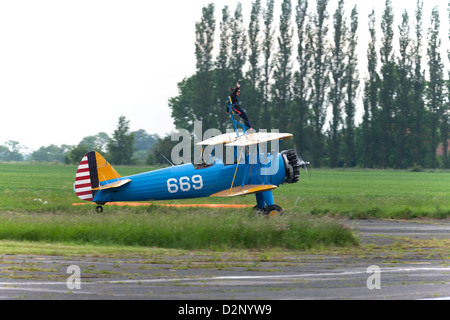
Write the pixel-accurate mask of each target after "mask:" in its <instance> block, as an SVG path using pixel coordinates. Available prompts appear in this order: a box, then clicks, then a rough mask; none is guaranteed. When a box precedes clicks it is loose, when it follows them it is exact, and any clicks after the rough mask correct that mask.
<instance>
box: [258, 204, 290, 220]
mask: <svg viewBox="0 0 450 320" xmlns="http://www.w3.org/2000/svg"><path fill="white" fill-rule="evenodd" d="M253 213H254V214H255V216H264V217H266V218H273V217H280V216H282V215H283V213H284V210H283V208H282V207H280V206H278V205H276V204H273V205H270V206H268V207H265V208H259V207H258V206H254V207H253Z"/></svg>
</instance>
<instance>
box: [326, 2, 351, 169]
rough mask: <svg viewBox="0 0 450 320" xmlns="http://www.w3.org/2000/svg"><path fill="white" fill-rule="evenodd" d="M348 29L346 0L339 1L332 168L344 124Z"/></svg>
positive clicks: (333, 50) (333, 72)
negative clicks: (346, 23) (343, 110)
mask: <svg viewBox="0 0 450 320" xmlns="http://www.w3.org/2000/svg"><path fill="white" fill-rule="evenodd" d="M346 37H347V27H346V26H345V20H344V0H339V4H338V8H337V9H336V12H335V13H334V37H333V40H334V41H333V45H332V48H331V66H330V69H331V76H332V77H331V79H332V83H331V90H330V92H329V99H330V102H331V107H332V118H331V123H330V135H331V136H330V142H329V144H328V153H329V161H330V163H329V165H330V167H331V168H335V167H337V166H338V157H339V144H340V136H339V132H340V125H341V123H342V106H343V102H344V87H345V82H346V78H345V77H344V74H345V53H344V50H345V49H346V48H345V46H346V41H345V40H346Z"/></svg>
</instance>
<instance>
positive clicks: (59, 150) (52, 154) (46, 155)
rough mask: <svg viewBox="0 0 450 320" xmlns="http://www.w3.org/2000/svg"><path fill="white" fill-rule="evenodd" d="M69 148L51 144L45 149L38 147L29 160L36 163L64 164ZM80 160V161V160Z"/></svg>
mask: <svg viewBox="0 0 450 320" xmlns="http://www.w3.org/2000/svg"><path fill="white" fill-rule="evenodd" d="M69 150H70V146H68V145H65V144H63V145H61V146H57V145H54V144H51V145H49V146H47V147H40V148H39V149H38V150H36V151H34V152H33V153H32V154H31V160H32V161H37V162H61V163H64V162H65V158H66V154H67V153H68V152H69ZM80 160H81V159H80Z"/></svg>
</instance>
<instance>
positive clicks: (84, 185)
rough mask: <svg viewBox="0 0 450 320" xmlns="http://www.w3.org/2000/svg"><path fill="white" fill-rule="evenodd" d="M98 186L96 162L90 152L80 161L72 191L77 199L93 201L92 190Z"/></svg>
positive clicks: (92, 153) (93, 154)
mask: <svg viewBox="0 0 450 320" xmlns="http://www.w3.org/2000/svg"><path fill="white" fill-rule="evenodd" d="M97 186H98V174H97V162H96V159H95V153H94V152H90V153H88V154H86V155H85V156H84V157H83V159H81V162H80V165H79V166H78V170H77V174H76V176H75V184H74V189H75V193H76V195H77V196H78V198H80V199H82V200H86V201H92V200H93V199H94V196H95V194H94V191H92V188H93V187H94V188H95V187H97Z"/></svg>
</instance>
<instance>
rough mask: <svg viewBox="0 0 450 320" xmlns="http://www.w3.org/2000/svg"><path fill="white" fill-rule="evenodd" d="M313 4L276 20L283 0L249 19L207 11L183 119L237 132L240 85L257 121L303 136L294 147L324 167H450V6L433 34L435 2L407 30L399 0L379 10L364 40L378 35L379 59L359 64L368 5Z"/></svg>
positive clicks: (175, 107)
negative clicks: (448, 65)
mask: <svg viewBox="0 0 450 320" xmlns="http://www.w3.org/2000/svg"><path fill="white" fill-rule="evenodd" d="M294 1H295V0H294ZM310 3H312V2H311V1H308V0H296V3H295V4H294V6H293V4H292V1H291V0H283V1H282V2H281V14H280V16H279V19H278V20H276V17H275V16H274V6H275V2H274V0H266V3H265V6H264V7H263V6H262V3H261V0H254V1H252V6H251V12H250V19H249V23H248V25H245V24H244V19H243V13H242V5H241V3H238V4H237V5H236V7H235V9H234V11H231V9H230V7H229V6H228V5H225V6H224V7H223V8H222V10H221V19H220V20H219V21H218V22H217V21H216V17H215V9H216V8H215V5H214V3H210V4H208V5H207V6H205V7H203V8H202V15H201V19H200V21H198V22H197V23H196V25H195V57H196V73H195V74H194V75H192V76H189V77H186V78H184V79H183V80H182V81H181V82H179V83H178V95H177V96H176V97H173V98H170V99H169V106H170V108H171V110H172V117H173V120H174V124H175V126H176V127H177V128H184V129H188V130H190V131H191V132H193V124H194V121H196V120H200V121H202V123H203V128H218V129H219V130H220V131H222V132H225V131H226V128H229V127H230V119H229V116H227V115H226V113H225V108H226V98H227V96H228V95H229V87H230V86H232V85H233V84H234V83H236V81H237V80H238V81H239V82H240V83H241V89H242V92H241V99H242V101H243V102H244V104H243V107H244V109H246V111H247V113H248V115H249V118H250V120H251V122H252V124H253V126H254V127H255V128H257V129H267V130H270V129H273V128H276V129H279V130H280V132H291V133H293V134H294V139H293V140H292V141H291V142H290V143H291V145H290V147H295V149H296V150H297V152H299V153H300V154H301V155H302V157H303V158H307V159H308V160H310V161H311V162H312V163H313V165H314V166H315V167H319V166H329V167H355V166H360V167H367V168H410V167H412V166H421V167H428V168H437V167H442V168H449V167H450V160H449V156H448V148H449V146H448V141H449V137H448V135H449V133H448V122H449V119H448V110H449V103H450V98H449V95H450V82H449V80H448V78H450V70H448V71H447V74H445V72H444V71H445V70H444V69H445V68H444V63H443V59H444V57H442V56H441V39H440V38H439V32H440V29H441V26H440V19H441V17H440V16H439V11H438V8H437V7H435V8H433V10H432V15H431V17H430V23H429V27H428V29H427V30H425V32H424V30H423V0H417V3H416V7H415V11H414V13H415V14H414V16H413V17H410V15H409V13H408V11H407V10H406V9H405V10H404V11H403V13H402V19H401V24H400V25H398V26H394V12H393V8H392V1H391V0H386V2H385V8H384V11H383V14H382V16H381V18H379V17H376V15H375V11H374V10H372V12H371V13H370V14H369V16H368V18H369V20H368V26H367V27H368V30H369V33H370V37H369V39H362V40H363V41H368V43H367V45H368V46H367V65H366V66H365V68H366V69H365V70H359V69H358V68H359V67H358V66H359V61H358V55H357V47H358V45H359V43H360V42H361V39H359V38H358V30H359V28H360V26H359V16H358V8H357V6H355V7H354V8H353V9H352V10H351V12H349V13H347V12H345V10H344V8H345V1H344V0H339V2H338V6H337V8H336V10H335V11H334V12H332V15H331V16H330V13H329V12H328V4H329V0H316V1H315V2H314V3H315V7H313V8H310V7H309V5H310ZM449 6H450V3H449ZM449 10H450V9H449ZM277 22H278V23H277ZM378 25H379V26H380V27H381V34H378V33H377V30H378V28H377V26H378ZM217 26H218V28H219V29H218V30H217V33H218V34H219V35H220V39H219V41H218V43H219V47H218V48H217V49H218V50H214V49H215V48H214V43H215V35H216V27H217ZM365 27H366V26H363V28H365ZM394 30H398V37H397V38H398V42H397V43H394V39H396V38H395V37H394V34H395V32H394ZM449 37H450V34H449ZM394 48H398V50H394ZM216 52H217V53H216ZM214 55H215V56H214ZM423 59H426V61H427V63H426V65H424V63H423ZM445 59H449V60H450V51H448V57H445ZM362 72H364V74H367V76H366V77H364V78H362V77H361V73H362ZM445 76H448V77H447V79H445ZM358 93H361V96H362V99H361V100H362V103H361V106H362V108H363V110H362V112H363V114H362V121H361V122H360V123H357V122H356V119H355V114H356V111H357V105H358V103H359V101H360V100H358Z"/></svg>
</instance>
